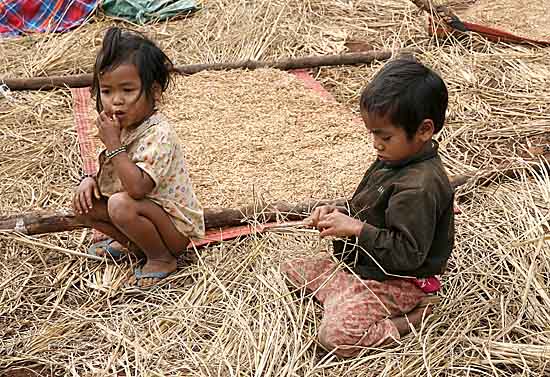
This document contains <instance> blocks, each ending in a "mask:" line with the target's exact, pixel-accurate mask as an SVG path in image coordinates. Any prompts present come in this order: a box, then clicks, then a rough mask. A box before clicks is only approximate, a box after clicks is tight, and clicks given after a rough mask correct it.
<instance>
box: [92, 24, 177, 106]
mask: <svg viewBox="0 0 550 377" xmlns="http://www.w3.org/2000/svg"><path fill="white" fill-rule="evenodd" d="M128 63H129V64H133V65H135V66H136V68H137V70H138V72H139V77H140V79H141V95H143V94H145V96H146V98H147V99H148V100H150V101H152V100H153V95H152V94H153V93H152V92H153V85H154V84H155V83H157V84H158V85H159V86H160V89H161V91H162V92H164V91H165V90H166V88H168V84H169V83H170V72H171V71H172V69H173V64H172V61H171V60H170V59H169V58H168V56H166V54H164V52H162V50H161V49H160V48H159V47H158V46H157V45H156V44H155V43H154V42H152V41H151V40H150V39H148V38H147V37H145V36H144V35H143V34H141V33H138V32H136V31H132V30H128V29H121V28H118V27H111V28H109V29H108V30H107V32H106V33H105V37H104V38H103V44H102V46H101V50H100V51H99V53H98V54H97V57H96V61H95V65H94V76H93V81H92V96H94V97H95V98H96V108H97V111H98V112H101V111H103V104H102V103H101V93H100V90H99V77H100V76H101V75H102V74H103V73H105V72H107V71H111V70H113V69H115V68H117V67H118V66H120V65H121V64H128Z"/></svg>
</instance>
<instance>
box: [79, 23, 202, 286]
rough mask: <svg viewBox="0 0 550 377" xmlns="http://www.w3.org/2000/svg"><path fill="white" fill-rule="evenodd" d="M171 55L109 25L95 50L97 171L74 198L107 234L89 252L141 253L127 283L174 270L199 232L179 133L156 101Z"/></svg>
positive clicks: (152, 280) (198, 211) (146, 282)
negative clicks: (100, 144) (140, 262)
mask: <svg viewBox="0 0 550 377" xmlns="http://www.w3.org/2000/svg"><path fill="white" fill-rule="evenodd" d="M171 69H172V63H171V61H170V59H168V57H167V56H166V55H165V54H164V53H163V52H162V51H161V50H160V49H159V48H158V47H157V46H156V45H155V44H154V43H153V42H151V41H150V40H148V39H147V38H145V37H144V36H143V35H141V34H138V33H135V32H132V31H127V30H121V29H119V28H116V27H115V28H111V29H109V30H108V31H107V33H106V35H105V38H104V40H103V45H102V47H101V50H100V51H99V53H98V55H97V58H96V62H95V66H94V75H93V84H92V93H93V95H95V97H96V101H97V111H98V113H99V116H98V117H97V120H96V125H97V129H98V136H99V138H100V139H101V141H102V142H103V144H104V146H105V149H104V150H103V151H102V152H101V154H100V155H99V165H100V167H99V172H98V173H97V174H96V175H95V176H85V177H83V179H82V181H81V182H80V185H79V186H78V189H77V191H76V193H75V195H74V198H73V207H74V210H75V212H76V214H77V215H78V216H80V217H81V218H82V220H83V221H84V222H85V223H86V224H87V225H89V226H90V227H93V228H95V229H97V230H99V231H101V232H102V233H104V234H106V235H107V236H109V237H110V239H108V240H106V241H102V242H99V243H96V244H94V245H92V246H91V247H90V249H89V251H88V252H89V253H91V254H95V255H105V254H106V253H107V254H110V255H111V256H113V257H119V256H121V253H123V252H132V251H133V252H134V253H139V254H141V253H142V254H144V255H145V258H146V262H145V264H144V265H143V266H142V267H141V268H138V269H136V270H135V271H134V276H133V277H132V278H130V280H129V282H128V283H129V284H130V285H133V286H137V287H149V286H152V285H154V284H156V283H158V282H159V281H160V280H161V279H163V278H165V277H166V276H168V275H169V274H171V273H172V272H174V271H176V257H177V256H178V255H179V254H181V253H182V252H183V251H184V250H185V249H186V247H187V245H188V244H189V242H190V238H194V237H201V236H202V235H203V234H204V218H203V211H202V207H201V205H200V203H199V201H198V200H197V198H196V196H195V194H194V192H193V188H192V184H191V180H190V179H189V174H188V172H187V168H186V163H185V160H184V152H183V148H182V146H181V145H180V142H179V140H178V136H177V134H176V133H175V131H174V130H173V129H172V128H171V127H170V125H169V124H168V121H167V120H166V118H165V117H164V116H163V115H162V114H160V113H159V112H158V111H157V110H156V104H157V103H158V101H159V100H160V98H161V95H162V93H163V92H164V91H165V90H166V88H167V87H168V84H169V82H170V72H171Z"/></svg>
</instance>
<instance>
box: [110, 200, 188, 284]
mask: <svg viewBox="0 0 550 377" xmlns="http://www.w3.org/2000/svg"><path fill="white" fill-rule="evenodd" d="M107 213H108V217H109V218H110V219H111V221H112V223H113V224H114V225H115V227H116V228H117V229H118V230H119V231H120V232H121V233H122V234H124V235H125V236H126V237H127V239H129V240H130V241H132V242H133V243H135V244H136V245H137V246H138V247H139V248H140V250H142V251H143V252H144V253H145V256H146V257H147V262H146V263H145V265H144V266H143V268H142V269H141V271H142V273H149V272H164V273H171V272H174V271H176V268H177V263H176V262H177V259H176V256H177V255H179V254H181V253H182V252H183V251H184V250H185V249H186V247H187V245H188V244H189V239H188V238H187V237H185V236H184V235H183V234H181V233H180V232H179V231H178V230H177V229H176V227H175V225H174V224H173V223H172V220H170V217H169V216H168V214H167V213H166V212H165V211H164V210H163V209H162V208H161V207H160V206H158V205H157V204H155V203H153V202H152V201H150V200H148V199H140V200H136V199H133V198H132V197H130V196H129V195H128V194H127V193H125V192H121V193H117V194H114V195H113V196H111V197H110V198H109V200H108V202H107ZM158 280H159V279H157V278H143V279H140V280H139V281H136V279H135V278H131V279H130V281H129V283H130V284H137V285H139V286H141V287H147V286H150V285H153V284H155V283H157V282H158Z"/></svg>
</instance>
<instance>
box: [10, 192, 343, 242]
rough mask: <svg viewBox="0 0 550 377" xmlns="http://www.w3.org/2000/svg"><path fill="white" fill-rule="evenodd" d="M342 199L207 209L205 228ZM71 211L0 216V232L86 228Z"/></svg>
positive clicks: (297, 215)
mask: <svg viewBox="0 0 550 377" xmlns="http://www.w3.org/2000/svg"><path fill="white" fill-rule="evenodd" d="M345 203H346V202H345V200H344V199H337V200H320V201H314V200H311V201H306V202H302V203H298V204H289V203H286V202H278V203H275V204H271V205H268V206H265V207H258V206H256V207H255V206H248V207H242V208H206V209H205V211H204V219H205V225H206V229H219V228H224V227H229V226H235V225H242V224H243V223H244V222H245V221H247V220H251V221H254V220H255V221H258V222H260V223H267V222H272V221H276V220H281V219H285V220H302V219H304V218H305V217H306V216H308V215H309V213H310V212H311V210H312V209H314V208H315V207H318V206H321V205H326V204H332V205H337V206H343V205H345ZM86 227H87V225H86V224H84V223H83V222H81V221H80V220H79V219H78V218H77V217H76V216H75V215H74V214H73V213H72V212H51V211H50V212H48V211H42V212H30V213H25V214H20V215H14V216H0V232H8V233H13V232H17V233H22V234H26V235H34V234H45V233H56V232H65V231H69V230H74V229H79V228H86Z"/></svg>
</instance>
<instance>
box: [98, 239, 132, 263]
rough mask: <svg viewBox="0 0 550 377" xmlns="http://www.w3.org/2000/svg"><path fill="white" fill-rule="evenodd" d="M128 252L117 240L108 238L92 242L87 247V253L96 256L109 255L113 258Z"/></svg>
mask: <svg viewBox="0 0 550 377" xmlns="http://www.w3.org/2000/svg"><path fill="white" fill-rule="evenodd" d="M127 253H128V249H127V248H125V247H124V246H122V245H121V244H120V243H119V242H118V241H115V240H113V239H111V238H108V239H106V240H103V241H99V242H96V243H94V244H93V245H91V246H90V247H89V248H88V254H91V255H96V256H98V257H104V256H107V255H109V256H111V257H113V258H114V259H119V258H121V257H123V256H125V255H126V254H127Z"/></svg>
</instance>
